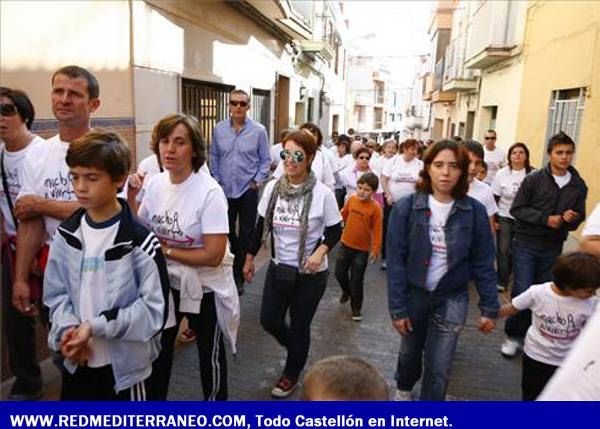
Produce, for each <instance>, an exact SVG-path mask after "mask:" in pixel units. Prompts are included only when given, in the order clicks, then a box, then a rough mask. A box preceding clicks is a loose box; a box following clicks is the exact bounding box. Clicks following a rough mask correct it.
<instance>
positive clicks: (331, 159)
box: [273, 122, 336, 191]
mask: <svg viewBox="0 0 600 429" xmlns="http://www.w3.org/2000/svg"><path fill="white" fill-rule="evenodd" d="M300 129H301V130H304V131H306V132H308V133H309V134H310V135H311V136H312V137H313V138H314V139H315V143H316V144H317V152H316V153H315V158H314V160H313V162H312V165H311V169H312V171H313V172H314V173H315V176H316V178H317V180H318V181H320V182H321V183H323V184H324V185H325V186H327V187H328V188H329V189H331V190H332V191H333V190H334V189H335V177H334V175H333V172H334V171H335V166H336V160H335V156H334V155H333V153H331V151H329V150H322V147H323V133H322V132H321V129H320V128H319V127H317V126H316V125H315V124H313V123H312V122H306V123H304V124H302V125H301V126H300ZM282 160H283V157H282ZM284 173H285V168H284V166H283V162H279V165H278V166H277V168H276V169H275V172H274V173H273V177H274V178H275V179H279V178H280V177H281V176H283V175H284Z"/></svg>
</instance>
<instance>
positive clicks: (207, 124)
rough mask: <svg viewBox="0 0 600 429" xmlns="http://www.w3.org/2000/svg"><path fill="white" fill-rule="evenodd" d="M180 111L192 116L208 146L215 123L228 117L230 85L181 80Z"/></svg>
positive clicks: (231, 87) (231, 88)
mask: <svg viewBox="0 0 600 429" xmlns="http://www.w3.org/2000/svg"><path fill="white" fill-rule="evenodd" d="M181 88H182V91H181V92H182V110H183V112H184V113H186V114H188V115H191V116H194V117H196V118H197V119H198V122H199V123H200V128H201V130H202V136H203V137H204V139H205V141H206V144H207V145H209V144H210V141H211V139H212V131H213V129H214V127H215V125H216V124H217V122H219V121H222V120H224V119H227V118H228V117H229V93H230V92H231V91H233V90H234V89H235V87H233V86H231V85H222V84H218V83H213V82H203V81H198V80H193V79H182V80H181Z"/></svg>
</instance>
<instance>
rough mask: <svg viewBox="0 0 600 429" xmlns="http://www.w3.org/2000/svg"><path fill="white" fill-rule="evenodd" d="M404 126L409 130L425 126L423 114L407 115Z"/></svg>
mask: <svg viewBox="0 0 600 429" xmlns="http://www.w3.org/2000/svg"><path fill="white" fill-rule="evenodd" d="M404 126H405V127H406V128H408V129H409V130H415V129H421V128H423V117H422V116H407V117H406V118H405V119H404Z"/></svg>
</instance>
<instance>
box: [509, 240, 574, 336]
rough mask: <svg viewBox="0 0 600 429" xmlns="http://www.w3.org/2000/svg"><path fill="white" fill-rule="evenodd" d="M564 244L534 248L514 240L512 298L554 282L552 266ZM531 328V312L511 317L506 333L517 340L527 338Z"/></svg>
mask: <svg viewBox="0 0 600 429" xmlns="http://www.w3.org/2000/svg"><path fill="white" fill-rule="evenodd" d="M562 246H563V244H562V243H560V244H558V245H554V246H549V245H545V246H534V245H532V244H530V243H527V242H524V241H522V240H519V239H518V238H515V239H514V240H513V247H512V254H513V258H512V259H513V288H512V291H511V293H510V296H511V298H514V297H516V296H517V295H520V294H521V293H523V292H525V291H526V290H527V289H529V287H530V286H531V285H534V284H539V283H545V282H549V281H551V280H552V266H553V265H554V262H555V261H556V258H558V257H559V256H560V254H561V253H562ZM529 326H531V310H524V311H520V312H519V313H518V314H516V315H515V316H510V317H509V318H507V319H506V323H505V324H504V332H505V333H506V335H507V336H508V337H511V338H515V339H523V338H525V334H526V333H527V329H529Z"/></svg>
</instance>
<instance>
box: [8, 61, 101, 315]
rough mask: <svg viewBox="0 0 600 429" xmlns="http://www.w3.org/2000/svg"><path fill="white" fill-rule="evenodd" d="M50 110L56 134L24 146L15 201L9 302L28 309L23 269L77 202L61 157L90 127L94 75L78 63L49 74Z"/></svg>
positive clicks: (95, 83) (25, 311)
mask: <svg viewBox="0 0 600 429" xmlns="http://www.w3.org/2000/svg"><path fill="white" fill-rule="evenodd" d="M51 83H52V94H51V101H52V113H54V116H55V117H56V119H57V120H58V134H57V135H56V136H54V137H52V138H51V139H49V140H48V141H47V142H46V143H45V144H41V145H38V146H36V147H35V148H33V150H31V151H29V153H28V154H27V157H26V158H25V164H24V180H23V187H22V188H21V191H20V193H19V196H18V199H17V203H16V204H15V215H16V217H17V219H18V220H19V228H18V237H19V238H18V241H17V258H16V264H15V280H14V283H13V305H14V306H15V307H16V308H17V309H18V310H19V311H21V312H22V313H23V314H31V313H32V312H34V311H35V306H33V305H31V301H30V291H29V285H28V283H27V281H28V279H29V271H30V267H31V264H32V263H33V260H34V257H35V255H36V253H37V252H38V249H39V246H40V243H43V242H44V240H45V241H46V243H50V242H51V241H52V237H53V236H54V233H55V232H56V229H57V228H58V225H59V224H60V222H61V221H62V220H64V219H66V218H67V217H69V216H70V215H71V214H72V213H73V212H74V211H75V210H76V209H77V208H79V207H80V204H79V203H78V202H77V199H76V197H75V193H74V191H73V187H72V185H71V179H70V175H69V167H68V166H67V163H66V161H65V156H66V153H67V149H68V148H69V143H70V142H72V141H74V140H76V139H78V138H80V137H82V136H84V135H85V134H86V133H87V132H88V131H89V130H90V115H91V114H92V113H93V112H95V111H96V109H98V107H99V106H100V99H99V94H100V88H99V85H98V81H97V79H96V78H95V77H94V75H92V74H91V73H90V72H89V71H88V70H86V69H84V68H82V67H79V66H66V67H62V68H60V69H58V70H57V71H56V72H55V73H54V74H53V75H52V80H51Z"/></svg>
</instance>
